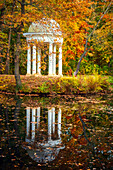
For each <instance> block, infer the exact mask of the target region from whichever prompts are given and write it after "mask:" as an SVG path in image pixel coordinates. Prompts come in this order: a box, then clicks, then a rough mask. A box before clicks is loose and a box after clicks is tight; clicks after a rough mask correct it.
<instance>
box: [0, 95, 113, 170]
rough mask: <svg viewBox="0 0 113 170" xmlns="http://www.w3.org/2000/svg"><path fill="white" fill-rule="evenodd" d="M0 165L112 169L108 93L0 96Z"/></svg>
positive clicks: (112, 111)
mask: <svg viewBox="0 0 113 170" xmlns="http://www.w3.org/2000/svg"><path fill="white" fill-rule="evenodd" d="M0 111H1V112H0V139H1V141H0V169H4V170H7V169H8V170H9V169H11V170H13V169H29V170H32V169H64V170H65V169H83V170H85V169H86V170H89V169H93V170H96V169H97V170H98V169H113V133H112V132H113V131H112V130H113V126H112V124H113V120H112V118H113V96H112V95H109V96H94V97H81V96H79V97H69V96H67V97H64V98H61V97H59V98H38V97H34V98H30V97H21V98H15V97H11V96H3V95H0Z"/></svg>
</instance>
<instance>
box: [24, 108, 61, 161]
mask: <svg viewBox="0 0 113 170" xmlns="http://www.w3.org/2000/svg"><path fill="white" fill-rule="evenodd" d="M26 142H27V143H28V144H29V145H30V146H32V147H30V149H29V147H27V148H26V150H27V152H28V154H29V156H30V157H31V158H32V159H33V160H35V161H36V162H40V163H46V162H50V161H53V160H54V159H55V158H56V156H57V155H58V153H59V151H60V150H61V149H64V146H63V145H62V141H61V109H60V108H59V109H56V108H54V107H52V108H48V109H44V108H41V107H38V108H30V107H27V108H26ZM31 148H32V149H31Z"/></svg>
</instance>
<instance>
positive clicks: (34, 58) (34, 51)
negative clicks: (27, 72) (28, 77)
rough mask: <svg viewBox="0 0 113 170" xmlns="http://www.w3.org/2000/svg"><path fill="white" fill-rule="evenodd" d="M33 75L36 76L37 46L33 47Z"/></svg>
mask: <svg viewBox="0 0 113 170" xmlns="http://www.w3.org/2000/svg"><path fill="white" fill-rule="evenodd" d="M32 74H36V46H35V45H33V62H32Z"/></svg>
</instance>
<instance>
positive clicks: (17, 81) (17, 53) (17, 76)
mask: <svg viewBox="0 0 113 170" xmlns="http://www.w3.org/2000/svg"><path fill="white" fill-rule="evenodd" d="M19 48H20V34H19V33H17V45H16V53H15V79H16V86H17V89H20V88H21V86H22V83H21V79H20V74H19V53H20V50H19Z"/></svg>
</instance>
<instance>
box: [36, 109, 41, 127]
mask: <svg viewBox="0 0 113 170" xmlns="http://www.w3.org/2000/svg"><path fill="white" fill-rule="evenodd" d="M39 126H40V107H38V108H37V129H38V128H39Z"/></svg>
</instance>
